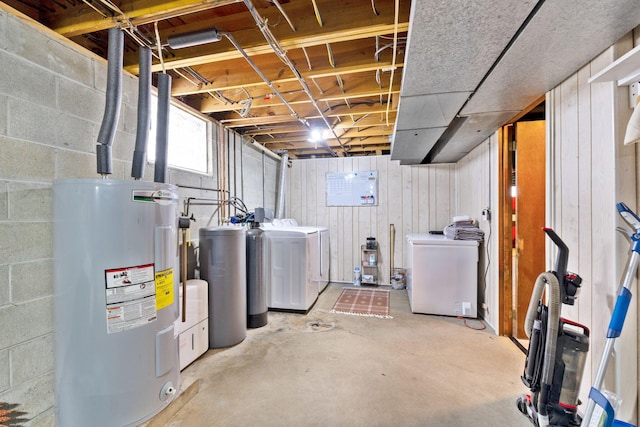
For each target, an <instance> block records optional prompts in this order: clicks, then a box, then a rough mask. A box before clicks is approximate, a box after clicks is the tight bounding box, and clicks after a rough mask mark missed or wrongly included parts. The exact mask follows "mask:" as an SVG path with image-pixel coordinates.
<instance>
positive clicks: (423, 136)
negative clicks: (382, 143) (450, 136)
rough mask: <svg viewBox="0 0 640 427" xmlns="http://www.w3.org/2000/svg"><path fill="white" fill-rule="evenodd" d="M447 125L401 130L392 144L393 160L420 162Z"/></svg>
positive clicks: (397, 132)
mask: <svg viewBox="0 0 640 427" xmlns="http://www.w3.org/2000/svg"><path fill="white" fill-rule="evenodd" d="M445 129H446V127H438V128H428V129H416V130H399V131H396V133H395V136H394V138H393V142H392V145H391V160H404V161H410V162H412V163H408V164H418V163H420V162H422V160H423V159H424V158H425V156H426V155H427V153H429V150H431V148H432V147H433V146H434V145H435V143H436V141H438V138H440V136H441V135H442V133H443V132H444V131H445Z"/></svg>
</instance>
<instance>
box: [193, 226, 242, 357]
mask: <svg viewBox="0 0 640 427" xmlns="http://www.w3.org/2000/svg"><path fill="white" fill-rule="evenodd" d="M199 258H200V278H201V279H203V280H206V281H207V282H208V283H209V348H221V347H229V346H232V345H235V344H238V343H239V342H241V341H242V340H244V339H245V338H246V336H247V271H246V265H247V264H246V230H245V228H244V227H240V226H223V227H206V228H201V229H200V246H199Z"/></svg>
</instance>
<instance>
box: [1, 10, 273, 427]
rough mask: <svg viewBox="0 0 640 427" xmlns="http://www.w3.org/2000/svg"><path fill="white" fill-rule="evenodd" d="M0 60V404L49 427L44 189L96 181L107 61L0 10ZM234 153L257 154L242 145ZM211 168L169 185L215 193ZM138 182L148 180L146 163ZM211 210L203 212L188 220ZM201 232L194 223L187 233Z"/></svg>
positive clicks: (128, 142)
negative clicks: (70, 182)
mask: <svg viewBox="0 0 640 427" xmlns="http://www.w3.org/2000/svg"><path fill="white" fill-rule="evenodd" d="M0 63H1V64H2V68H3V70H2V74H1V75H0V402H5V403H10V404H17V405H19V406H18V407H17V408H15V410H14V411H20V412H22V413H24V414H23V415H21V419H28V421H25V422H23V423H22V424H21V425H25V426H55V425H56V424H55V407H54V405H55V398H54V338H55V336H54V332H55V331H54V322H53V303H54V302H53V261H52V260H53V253H52V251H53V249H52V247H53V245H52V234H53V223H52V219H53V213H52V212H53V209H52V190H51V188H52V183H53V181H54V180H56V179H66V178H96V177H97V174H96V158H95V146H96V139H97V135H98V132H99V129H100V123H101V120H102V114H103V111H104V102H105V89H106V62H105V61H104V60H103V59H101V58H98V57H97V56H95V55H93V54H92V53H91V52H88V51H86V50H84V49H81V48H79V47H76V46H74V45H71V44H69V42H68V41H67V40H66V39H64V38H62V37H60V36H58V35H57V34H55V33H52V32H51V31H49V30H48V29H46V28H44V27H42V26H40V25H39V24H37V23H33V22H31V21H30V20H29V19H28V18H26V17H24V16H20V17H18V16H16V15H14V14H13V13H12V12H9V9H8V7H7V6H4V4H3V3H0ZM123 85H124V87H123V99H122V108H121V113H120V120H119V122H118V131H117V133H116V138H115V141H114V145H113V172H114V173H113V174H112V176H111V178H113V179H130V178H129V176H130V172H131V157H132V153H133V149H134V145H135V131H136V129H135V128H136V111H137V105H136V104H137V99H136V98H137V91H138V90H137V78H136V77H134V76H131V75H128V74H125V76H124V79H123ZM211 151H212V153H214V154H215V152H216V147H215V143H214V146H213V147H212V150H211ZM242 155H243V156H247V157H250V158H251V159H252V160H250V161H249V162H251V161H254V160H255V157H256V156H258V157H259V156H260V155H259V154H258V153H257V151H256V150H254V149H253V148H251V147H246V146H245V147H244V148H243V153H242ZM238 161H240V159H238ZM213 164H214V165H215V164H216V160H215V159H214V160H213ZM265 169H266V170H270V169H272V167H271V166H268V167H265V168H263V167H256V166H255V165H253V166H251V167H246V165H245V168H243V171H242V173H245V174H246V176H245V179H244V181H245V182H252V183H253V182H260V181H262V180H265V176H264V174H263V170H265ZM216 170H217V169H214V170H213V171H212V173H211V174H210V175H202V174H195V173H190V172H186V171H181V170H174V169H169V173H168V181H169V182H170V183H173V184H178V185H186V186H193V187H204V188H217V186H218V180H217V177H216ZM273 176H274V177H275V172H273ZM145 179H146V180H152V179H153V167H152V166H151V167H149V166H148V167H147V168H146V170H145ZM267 180H268V181H269V182H270V181H271V178H268V179H267ZM249 192H251V191H249ZM180 193H181V196H182V197H183V198H184V197H187V196H194V195H197V196H200V197H213V195H212V194H211V192H207V191H203V190H187V189H180ZM268 193H269V194H275V184H274V185H273V187H268ZM79 208H80V209H81V207H79ZM180 210H182V209H180ZM212 212H213V209H212V208H211V207H203V208H202V209H201V210H200V211H199V212H198V214H197V216H198V217H199V219H200V218H206V217H211V216H212ZM205 225H206V221H200V220H199V221H198V222H197V223H195V224H194V225H193V226H192V227H193V229H192V236H194V237H195V236H197V229H198V228H199V227H202V226H205ZM194 232H195V233H196V234H195V235H194Z"/></svg>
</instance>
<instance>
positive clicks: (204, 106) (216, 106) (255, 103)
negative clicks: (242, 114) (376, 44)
mask: <svg viewBox="0 0 640 427" xmlns="http://www.w3.org/2000/svg"><path fill="white" fill-rule="evenodd" d="M330 92H331V93H329V91H327V92H325V93H324V94H323V95H321V96H318V97H316V98H315V100H316V101H317V102H331V101H344V100H357V99H359V98H370V97H376V96H380V95H385V96H386V95H387V93H388V89H386V88H380V87H378V85H377V83H376V82H375V81H372V82H370V84H369V85H367V87H363V88H361V89H359V90H348V91H345V93H342V92H341V91H340V90H339V89H334V90H332V91H330ZM391 92H392V93H400V85H399V84H398V85H394V88H393V89H392V91H391ZM238 95H239V97H238V101H236V102H226V103H225V102H224V101H223V100H221V99H219V98H214V97H213V96H210V97H206V98H203V99H202V100H201V102H200V106H199V109H200V111H201V112H202V113H204V114H209V113H220V112H223V111H233V110H237V109H241V108H242V107H243V104H242V103H241V102H242V97H245V99H246V95H245V94H242V93H239V94H238ZM284 98H285V99H286V100H287V102H288V103H289V104H291V105H293V106H295V105H298V104H310V103H311V100H310V99H309V97H308V96H307V95H306V94H305V93H300V92H296V93H289V94H285V95H284ZM234 101H235V99H234ZM282 105H283V103H282V101H281V100H280V98H278V97H277V96H274V95H272V94H265V95H258V96H256V97H255V98H254V99H253V100H252V101H251V110H253V109H257V108H273V107H279V106H282Z"/></svg>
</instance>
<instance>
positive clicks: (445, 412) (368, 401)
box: [149, 284, 531, 427]
mask: <svg viewBox="0 0 640 427" xmlns="http://www.w3.org/2000/svg"><path fill="white" fill-rule="evenodd" d="M384 289H390V288H384ZM341 290H342V286H341V285H337V284H331V285H330V286H329V287H328V288H327V289H326V290H325V291H324V292H323V293H322V294H321V295H320V297H319V299H318V301H317V302H316V304H315V306H314V307H313V308H312V310H311V311H310V312H309V313H308V314H307V315H300V314H292V313H278V312H269V324H268V325H267V326H265V327H262V328H259V329H255V330H249V331H248V334H247V338H246V339H245V340H244V341H243V342H242V343H240V344H238V345H236V346H234V347H230V348H226V349H222V350H210V351H208V352H207V353H206V354H205V355H203V356H202V357H201V358H200V359H199V360H197V361H196V362H194V363H193V364H192V365H190V366H189V367H187V368H186V369H185V370H184V371H183V373H182V382H183V384H184V385H188V384H196V383H197V384H198V386H199V391H198V392H197V393H195V395H194V396H193V397H192V398H191V399H190V400H188V402H186V404H184V406H183V407H182V408H181V409H179V410H177V413H176V414H175V415H173V416H172V415H166V414H165V419H163V420H162V421H161V417H158V419H157V420H153V421H152V422H150V423H149V425H154V426H155V425H157V426H160V425H163V426H170V427H179V426H181V427H187V426H188V427H194V426H197V427H199V426H323V427H327V426H347V425H348V426H430V427H431V426H433V427H437V426H447V427H451V426H456V427H461V426H474V427H481V426H491V427H495V426H511V427H518V426H523V427H524V426H530V425H531V424H530V423H529V422H528V421H527V419H526V418H525V417H524V416H523V415H521V414H520V413H519V412H518V410H517V408H516V405H515V401H516V398H517V397H518V396H519V395H520V394H521V393H523V392H525V390H526V388H525V387H524V385H522V383H521V381H520V374H521V371H522V369H523V365H524V355H523V354H522V352H521V351H520V350H518V349H517V348H516V346H515V345H514V344H513V343H512V342H511V341H510V340H509V339H507V338H504V337H498V336H495V335H494V334H493V332H491V331H489V330H484V331H478V330H473V329H470V328H469V327H467V326H465V324H464V322H463V320H462V319H457V318H452V317H441V316H427V315H418V314H412V313H411V311H410V309H409V301H408V298H407V294H406V291H404V290H392V291H391V292H392V295H391V315H392V316H393V319H379V318H369V317H358V316H349V315H344V314H331V313H329V311H330V310H331V307H332V306H333V303H334V302H335V301H336V299H337V298H338V296H339V295H340V292H341ZM467 323H468V324H469V326H473V327H478V326H481V325H482V324H481V323H480V321H477V320H468V322H467ZM198 380H199V381H198ZM196 389H197V388H196ZM176 403H177V402H176ZM170 407H171V406H170ZM173 412H175V409H174V411H173Z"/></svg>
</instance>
